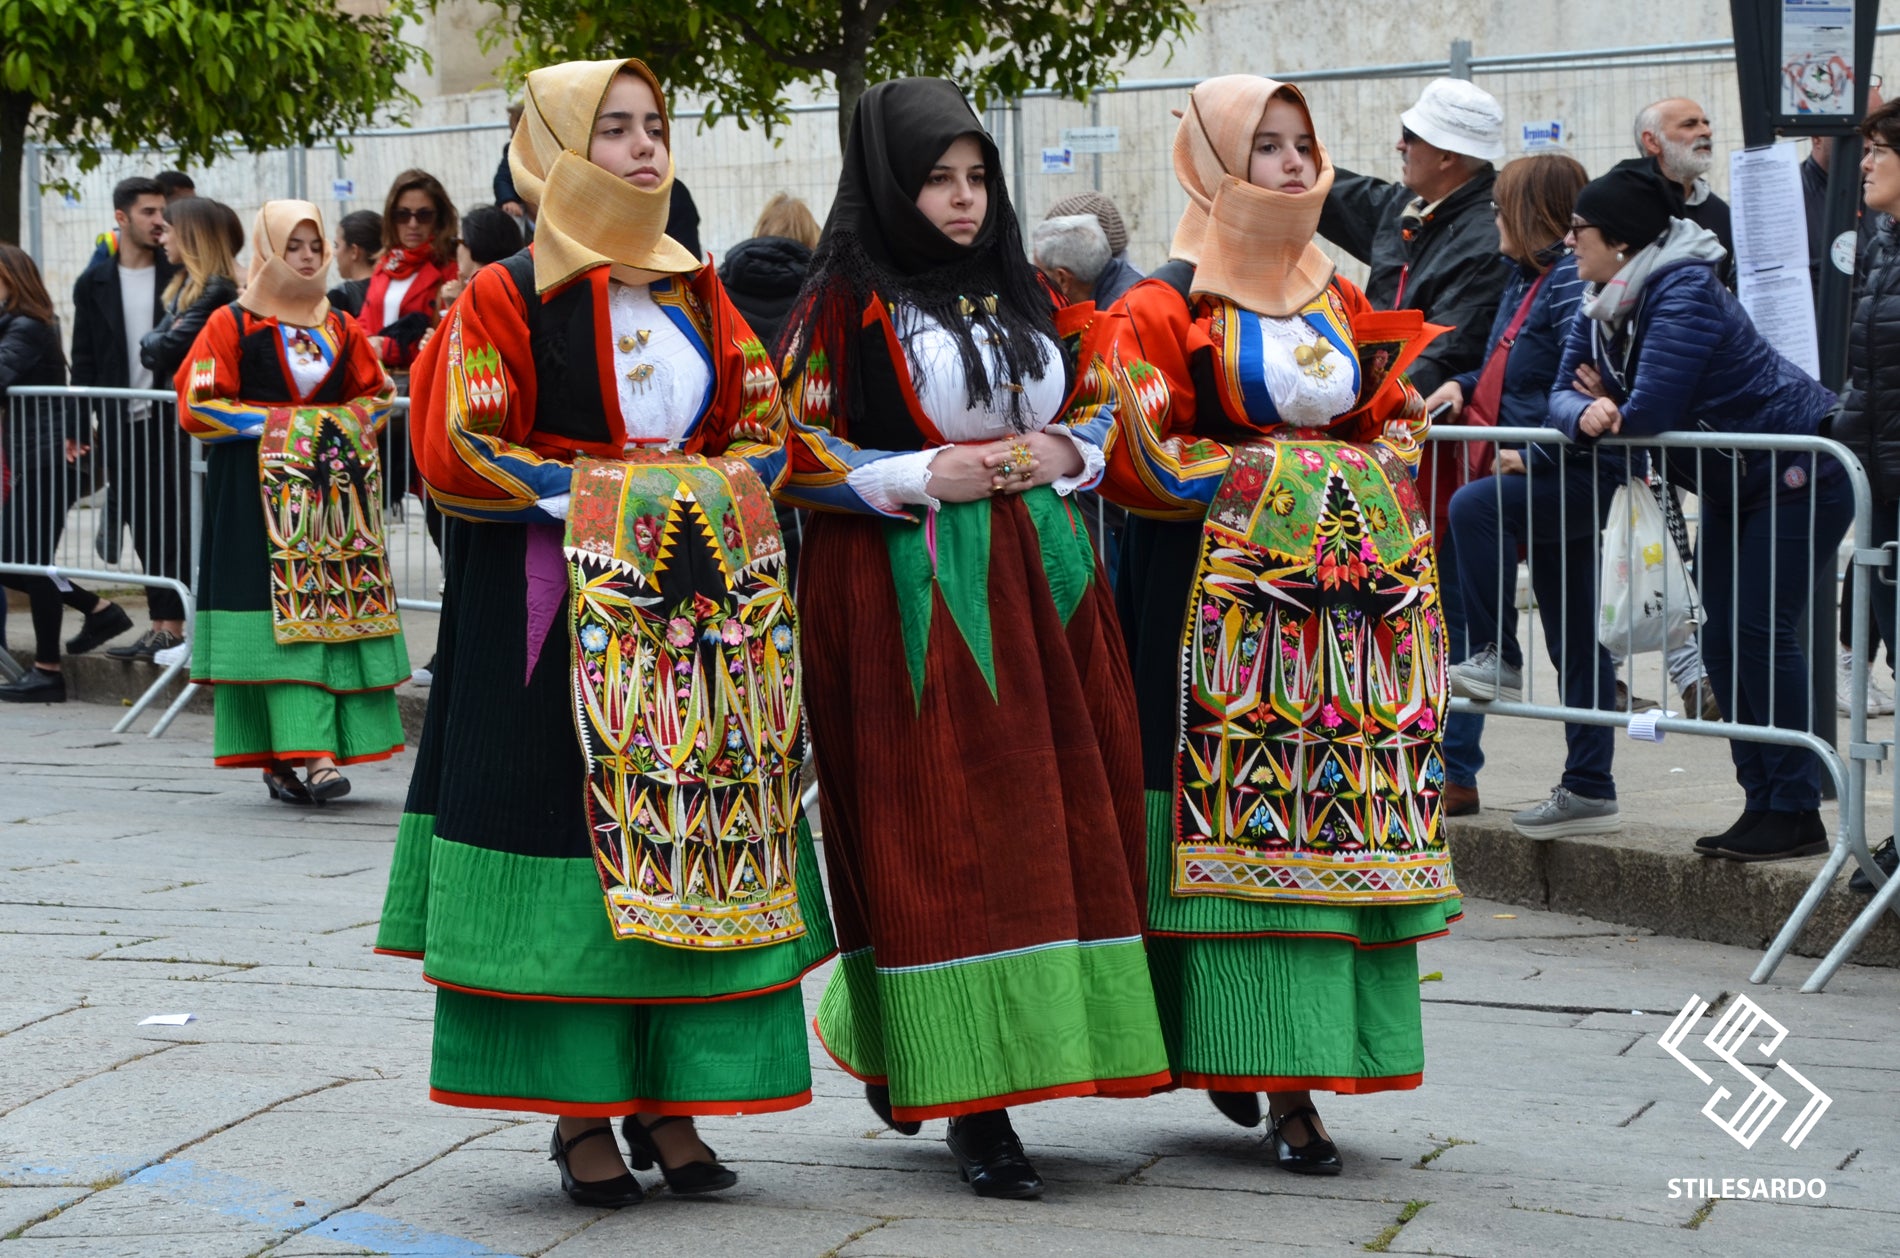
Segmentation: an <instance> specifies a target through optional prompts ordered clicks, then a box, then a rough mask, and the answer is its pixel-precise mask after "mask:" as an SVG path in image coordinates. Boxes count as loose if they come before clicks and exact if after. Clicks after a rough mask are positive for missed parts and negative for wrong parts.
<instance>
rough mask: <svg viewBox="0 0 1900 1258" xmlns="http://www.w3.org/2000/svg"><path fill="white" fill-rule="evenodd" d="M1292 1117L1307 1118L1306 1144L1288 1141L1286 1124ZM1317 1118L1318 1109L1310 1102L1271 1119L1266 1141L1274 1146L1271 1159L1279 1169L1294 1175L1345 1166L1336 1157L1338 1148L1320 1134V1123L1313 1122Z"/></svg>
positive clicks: (1324, 1172) (1332, 1171)
mask: <svg viewBox="0 0 1900 1258" xmlns="http://www.w3.org/2000/svg"><path fill="white" fill-rule="evenodd" d="M1295 1118H1304V1119H1306V1143H1305V1144H1300V1145H1294V1144H1288V1143H1287V1138H1286V1125H1287V1124H1288V1123H1289V1122H1291V1121H1292V1120H1293V1119H1295ZM1318 1118H1319V1111H1318V1110H1316V1109H1314V1108H1313V1107H1312V1106H1311V1105H1302V1106H1300V1107H1299V1108H1298V1109H1291V1110H1288V1111H1287V1112H1286V1113H1284V1114H1282V1115H1280V1116H1279V1117H1278V1118H1276V1119H1274V1120H1273V1123H1272V1126H1271V1127H1269V1128H1268V1131H1267V1140H1268V1141H1269V1142H1270V1143H1271V1144H1272V1145H1273V1160H1274V1162H1275V1164H1277V1165H1278V1166H1279V1168H1280V1169H1281V1170H1283V1171H1292V1172H1293V1173H1294V1174H1295V1175H1337V1174H1339V1172H1340V1171H1342V1170H1344V1169H1345V1166H1344V1164H1343V1163H1341V1162H1340V1160H1339V1149H1338V1148H1337V1147H1336V1146H1335V1145H1334V1144H1333V1142H1332V1141H1330V1140H1327V1139H1325V1138H1324V1137H1322V1136H1321V1135H1320V1134H1319V1126H1318V1123H1317V1122H1316V1121H1315V1120H1317V1119H1318Z"/></svg>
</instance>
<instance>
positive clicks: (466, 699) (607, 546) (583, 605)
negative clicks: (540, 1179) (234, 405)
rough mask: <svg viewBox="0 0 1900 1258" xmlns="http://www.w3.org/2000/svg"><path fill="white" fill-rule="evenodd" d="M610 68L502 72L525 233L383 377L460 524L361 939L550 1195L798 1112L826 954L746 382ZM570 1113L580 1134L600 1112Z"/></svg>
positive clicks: (725, 1176)
mask: <svg viewBox="0 0 1900 1258" xmlns="http://www.w3.org/2000/svg"><path fill="white" fill-rule="evenodd" d="M661 102H662V97H661V92H660V85H659V82H658V81H657V80H656V79H655V78H654V77H653V74H652V72H651V71H650V70H648V69H647V67H646V66H644V65H643V64H641V63H640V62H638V61H593V62H575V63H569V64H566V65H560V66H554V67H550V68H547V69H542V70H536V71H534V72H533V73H532V74H530V75H529V76H528V83H527V107H526V113H525V116H524V118H523V119H522V123H521V128H520V130H518V131H517V132H516V133H515V143H514V146H513V149H512V150H511V153H512V157H511V160H512V162H513V173H514V177H515V185H516V187H518V188H519V189H520V190H521V192H522V194H523V195H524V197H525V198H526V199H527V200H529V201H531V202H533V203H535V204H536V205H537V207H538V210H539V216H538V220H537V228H538V230H537V232H536V235H535V244H534V248H533V251H532V253H526V252H524V253H521V254H517V255H516V256H515V257H513V258H510V259H508V260H506V261H504V262H501V263H497V264H495V265H492V266H489V267H487V268H485V269H483V270H482V271H480V272H478V273H477V274H476V276H475V278H474V279H473V280H471V281H470V282H469V285H468V288H467V289H466V290H465V291H464V292H463V293H462V295H461V296H460V297H459V298H457V299H456V302H455V305H454V306H453V307H452V308H451V309H450V311H449V312H448V314H447V315H446V316H445V318H444V321H443V324H442V326H441V327H440V328H439V329H438V330H437V332H436V335H435V337H434V339H433V340H432V341H431V342H430V344H429V346H428V347H427V348H426V349H425V350H424V352H423V355H422V357H421V359H419V360H418V364H417V368H416V371H415V373H414V374H413V376H412V386H413V389H414V399H415V402H414V404H415V420H416V422H415V428H414V432H415V443H416V456H417V462H418V464H419V465H420V467H421V469H422V474H423V476H424V477H425V478H426V479H427V481H428V483H429V489H430V492H431V493H432V495H433V496H434V499H435V501H436V503H437V505H439V506H440V507H441V508H442V509H443V510H444V511H446V512H449V513H450V514H452V515H456V516H459V517H461V518H463V519H465V520H467V521H470V522H471V523H469V524H468V525H467V526H466V527H465V528H464V529H463V530H462V537H461V538H460V541H461V544H460V545H459V546H457V547H456V548H455V550H454V555H455V560H454V562H455V563H456V565H457V568H456V571H455V573H454V574H453V576H452V577H451V579H450V581H449V590H450V596H451V597H450V601H449V603H448V605H447V607H446V608H445V609H444V615H443V621H442V642H441V652H440V654H441V659H442V662H443V665H444V676H443V677H442V678H441V679H440V680H438V682H437V683H436V686H435V688H434V693H433V695H432V696H431V698H430V711H429V721H428V724H427V725H426V727H425V729H424V732H423V755H422V756H421V757H419V759H420V760H421V761H422V763H421V764H420V765H419V766H418V769H417V773H416V777H415V779H414V782H413V784H412V786H411V790H410V797H409V803H408V806H407V809H406V813H407V815H406V816H405V817H404V821H403V827H402V831H401V833H400V835H399V838H398V843H397V851H396V857H395V863H394V867H393V869H392V870H391V874H390V885H389V894H388V897H387V900H386V903H385V907H384V912H383V920H382V927H381V931H380V933H379V935H378V939H377V946H378V948H379V949H380V950H382V951H385V952H397V953H404V954H408V955H414V956H419V957H421V959H422V962H423V973H424V976H425V977H426V978H427V979H428V980H429V981H430V982H432V983H434V984H435V985H436V986H437V989H438V990H437V994H436V1022H435V1053H434V1061H433V1065H432V1067H431V1072H430V1083H431V1095H432V1096H433V1097H434V1098H435V1099H436V1100H438V1101H442V1102H444V1103H446V1104H450V1105H466V1106H475V1107H479V1108H483V1109H520V1110H529V1111H537V1112H541V1113H551V1114H556V1115H559V1116H560V1119H559V1123H558V1125H557V1127H556V1130H555V1132H554V1136H553V1141H552V1146H553V1156H554V1158H555V1159H556V1160H557V1161H558V1163H559V1164H560V1168H561V1175H562V1184H563V1187H564V1188H565V1190H566V1191H567V1193H568V1195H569V1196H570V1197H572V1198H573V1199H574V1200H575V1201H577V1202H581V1203H583V1204H589V1205H604V1206H619V1205H631V1204H634V1203H635V1202H637V1201H639V1200H640V1199H641V1195H642V1193H641V1188H640V1185H639V1183H638V1181H636V1180H635V1179H634V1177H633V1176H632V1175H631V1174H630V1173H629V1172H628V1171H627V1168H626V1165H625V1163H623V1162H622V1161H621V1160H620V1154H619V1151H618V1147H617V1146H616V1144H615V1142H614V1140H613V1137H612V1129H611V1127H610V1126H609V1125H608V1119H609V1118H610V1117H612V1116H618V1115H623V1114H631V1115H632V1117H631V1118H629V1119H628V1121H627V1122H626V1124H625V1125H624V1128H623V1130H624V1132H625V1134H626V1137H627V1141H628V1144H629V1146H630V1150H631V1155H632V1161H633V1164H634V1166H635V1168H636V1169H644V1168H646V1167H650V1166H652V1165H653V1164H654V1163H655V1162H658V1163H659V1164H660V1168H661V1170H662V1172H663V1173H664V1175H665V1178H666V1182H667V1183H668V1185H669V1186H670V1187H671V1188H672V1189H673V1190H674V1191H675V1192H710V1191H715V1190H718V1189H721V1188H725V1187H729V1186H730V1185H731V1184H732V1183H733V1182H735V1180H736V1176H735V1175H734V1174H733V1173H732V1172H731V1171H729V1170H727V1169H726V1168H725V1167H723V1166H721V1165H719V1163H718V1162H717V1161H716V1160H715V1158H714V1155H713V1153H712V1151H711V1150H710V1149H709V1148H707V1147H706V1146H705V1145H704V1144H703V1143H701V1141H700V1139H699V1137H698V1135H697V1133H696V1132H695V1130H694V1126H693V1123H692V1122H691V1121H690V1119H691V1116H693V1115H702V1114H734V1113H741V1112H744V1113H758V1112H762V1111H770V1110H783V1109H789V1108H791V1107H794V1106H798V1105H803V1104H805V1103H806V1102H807V1101H808V1100H809V1099H810V1096H811V1092H810V1089H811V1067H810V1059H809V1056H808V1054H807V1050H806V1040H805V1035H804V1018H803V1004H802V1001H801V998H800V995H799V979H800V977H801V976H802V975H803V974H804V973H805V971H807V970H809V969H811V968H812V967H813V966H815V965H817V964H819V963H820V962H822V961H823V960H825V958H826V957H828V956H829V955H830V954H831V952H832V939H831V925H830V921H829V919H828V917H827V916H826V912H825V906H824V901H823V897H822V894H821V892H820V889H819V886H818V877H817V869H818V867H817V864H816V861H815V859H814V857H813V855H812V849H811V845H810V837H809V834H808V832H807V830H806V829H805V825H804V822H803V820H802V818H801V816H800V812H799V808H798V793H797V791H798V788H797V780H798V769H799V763H800V752H799V726H800V711H799V677H798V627H797V624H796V622H795V621H794V619H793V615H792V605H791V601H790V598H789V596H788V594H787V592H786V581H785V571H784V564H783V542H782V540H781V538H780V536H779V531H778V525H777V522H776V519H775V517H774V514H773V504H772V499H771V487H772V486H774V485H776V484H777V483H778V482H779V481H781V480H782V479H783V477H784V474H785V468H786V459H785V450H784V436H785V420H784V412H783V408H782V407H781V406H780V404H779V392H778V381H777V378H776V377H775V375H774V373H773V372H772V369H771V366H770V364H769V363H768V361H767V360H766V356H765V351H764V350H763V349H762V348H761V347H760V345H759V343H758V341H757V339H756V338H755V337H754V336H753V335H752V332H751V330H750V329H749V328H748V327H747V326H746V324H745V321H744V319H742V318H741V317H740V316H739V314H738V312H737V311H736V310H735V309H734V308H733V306H732V303H731V302H730V301H729V300H727V297H726V294H725V291H724V290H723V289H722V288H721V287H720V284H719V278H718V276H717V274H716V273H715V272H714V271H713V269H712V268H711V267H704V268H702V267H701V266H700V263H699V260H698V259H697V258H695V257H693V255H691V254H690V253H688V252H687V251H686V250H685V249H683V248H681V247H680V246H679V245H678V244H676V243H675V242H674V241H672V240H670V239H668V238H667V237H666V236H665V234H664V228H665V224H666V213H667V205H668V201H669V193H670V190H671V188H672V183H673V166H672V161H671V158H670V156H669V154H668V151H667V137H668V130H667V121H666V113H665V109H664V106H663V104H662V103H661ZM597 1137H599V1138H597Z"/></svg>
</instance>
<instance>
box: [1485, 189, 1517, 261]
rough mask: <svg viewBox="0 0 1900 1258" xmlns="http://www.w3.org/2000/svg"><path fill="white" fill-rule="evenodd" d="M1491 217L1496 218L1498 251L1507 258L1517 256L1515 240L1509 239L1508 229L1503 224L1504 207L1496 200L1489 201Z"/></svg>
mask: <svg viewBox="0 0 1900 1258" xmlns="http://www.w3.org/2000/svg"><path fill="white" fill-rule="evenodd" d="M1491 217H1492V218H1494V219H1496V220H1497V225H1498V252H1499V253H1501V254H1503V255H1504V256H1505V257H1507V258H1515V257H1517V256H1518V252H1517V242H1516V241H1514V240H1512V239H1511V233H1510V230H1509V229H1508V228H1506V227H1505V225H1504V207H1503V206H1501V205H1499V204H1498V203H1497V202H1496V201H1493V202H1492V203H1491Z"/></svg>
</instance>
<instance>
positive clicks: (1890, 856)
mask: <svg viewBox="0 0 1900 1258" xmlns="http://www.w3.org/2000/svg"><path fill="white" fill-rule="evenodd" d="M1873 857H1874V864H1876V865H1878V866H1879V867H1880V872H1881V873H1883V874H1885V875H1887V877H1889V878H1891V877H1893V874H1894V870H1896V869H1900V852H1896V851H1894V849H1893V836H1892V835H1888V836H1887V841H1886V842H1885V843H1882V844H1881V845H1880V846H1879V847H1877V848H1875V849H1874V851H1873ZM1847 889H1848V890H1849V891H1862V892H1865V893H1867V894H1868V895H1872V894H1873V891H1874V880H1873V879H1872V878H1869V877H1868V876H1867V874H1866V872H1865V871H1864V870H1862V869H1860V868H1859V867H1858V866H1856V867H1855V869H1854V873H1853V875H1852V876H1851V877H1849V878H1848V880H1847Z"/></svg>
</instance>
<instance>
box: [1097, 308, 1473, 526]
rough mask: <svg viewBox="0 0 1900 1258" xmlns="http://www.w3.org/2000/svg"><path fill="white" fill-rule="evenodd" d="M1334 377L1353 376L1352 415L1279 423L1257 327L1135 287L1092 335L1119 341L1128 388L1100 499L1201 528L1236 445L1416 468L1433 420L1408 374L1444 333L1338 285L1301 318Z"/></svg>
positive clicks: (1248, 317)
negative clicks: (1305, 448)
mask: <svg viewBox="0 0 1900 1258" xmlns="http://www.w3.org/2000/svg"><path fill="white" fill-rule="evenodd" d="M1302 315H1303V317H1305V319H1306V321H1307V322H1308V324H1309V325H1311V326H1312V328H1313V329H1314V333H1315V348H1319V347H1320V346H1322V345H1323V346H1325V347H1326V348H1324V349H1322V350H1321V353H1324V354H1327V355H1330V354H1331V353H1332V352H1333V351H1335V350H1336V351H1337V352H1338V357H1337V359H1336V360H1335V361H1336V363H1337V366H1336V367H1333V368H1331V369H1335V370H1351V371H1353V372H1354V373H1355V377H1356V379H1355V383H1356V396H1355V401H1354V403H1353V405H1352V407H1351V409H1350V410H1348V411H1347V412H1346V413H1345V414H1343V415H1342V416H1340V418H1338V419H1337V420H1335V421H1334V422H1333V423H1331V424H1329V425H1327V426H1326V427H1323V428H1295V427H1292V426H1290V425H1287V424H1285V423H1283V422H1282V420H1281V418H1280V416H1279V413H1278V410H1277V409H1276V407H1275V404H1274V401H1273V398H1272V397H1271V395H1270V393H1269V391H1268V389H1267V386H1266V379H1265V372H1264V369H1263V367H1262V365H1261V363H1260V362H1259V361H1258V360H1259V357H1260V353H1261V350H1260V348H1259V346H1260V338H1259V335H1258V329H1257V321H1258V316H1255V315H1253V314H1251V313H1250V312H1248V311H1245V310H1243V309H1241V308H1240V307H1239V306H1237V305H1235V304H1234V303H1233V302H1231V301H1227V300H1225V299H1222V298H1217V297H1209V296H1199V297H1196V298H1194V301H1193V304H1192V306H1191V307H1190V305H1189V303H1188V301H1187V300H1186V299H1185V298H1184V297H1183V296H1182V294H1181V291H1180V289H1178V288H1176V287H1174V286H1173V285H1172V284H1170V283H1168V282H1167V281H1166V280H1163V279H1156V278H1152V277H1151V278H1149V279H1146V280H1143V281H1142V282H1141V283H1139V284H1136V285H1135V286H1134V287H1133V288H1131V289H1129V290H1128V292H1127V293H1126V294H1125V295H1124V296H1123V298H1122V300H1121V301H1120V302H1119V303H1117V304H1116V306H1115V307H1114V308H1113V309H1112V310H1110V311H1108V312H1107V313H1106V314H1103V315H1098V316H1097V318H1098V321H1099V322H1102V323H1103V324H1104V326H1103V327H1101V328H1100V329H1099V330H1097V331H1095V333H1094V335H1095V336H1096V337H1097V338H1098V339H1100V340H1103V341H1108V342H1112V343H1113V345H1114V347H1115V356H1116V358H1117V360H1118V362H1119V363H1120V364H1121V365H1122V369H1123V372H1124V375H1125V379H1126V385H1127V399H1128V401H1127V404H1126V405H1124V406H1123V407H1121V408H1120V410H1119V412H1118V416H1117V420H1116V424H1115V432H1114V435H1113V436H1112V437H1111V438H1110V439H1109V444H1108V447H1107V450H1106V453H1107V456H1108V470H1107V473H1106V475H1105V476H1104V478H1103V481H1102V486H1101V490H1100V492H1101V494H1102V496H1103V497H1105V498H1107V499H1109V500H1110V501H1111V502H1116V503H1120V504H1121V505H1122V506H1124V507H1126V508H1128V509H1129V510H1130V511H1133V512H1135V513H1137V514H1139V515H1145V516H1150V517H1153V518H1155V519H1164V520H1196V519H1200V518H1201V517H1202V516H1203V515H1204V514H1205V513H1206V510H1207V504H1208V503H1209V502H1210V501H1212V499H1213V496H1214V493H1215V491H1216V490H1218V489H1219V487H1220V484H1221V480H1222V478H1223V477H1225V476H1226V474H1227V466H1228V463H1229V461H1230V450H1231V448H1232V446H1234V445H1236V444H1240V443H1245V442H1253V441H1260V440H1266V439H1271V438H1272V437H1274V436H1299V437H1303V438H1306V439H1309V440H1310V439H1313V438H1323V439H1327V440H1335V441H1350V442H1375V441H1376V442H1384V443H1385V444H1386V445H1388V446H1390V447H1391V448H1392V449H1393V450H1394V451H1395V452H1396V453H1398V454H1399V455H1400V456H1401V457H1402V458H1403V459H1405V461H1406V462H1408V463H1410V464H1412V465H1413V466H1416V465H1417V462H1418V458H1419V454H1420V451H1421V448H1422V446H1423V444H1424V439H1425V432H1426V429H1427V426H1428V425H1427V421H1426V419H1425V408H1424V404H1423V402H1422V400H1421V399H1420V398H1419V395H1418V391H1417V390H1416V389H1414V388H1413V387H1412V384H1411V381H1409V380H1407V379H1405V377H1404V375H1403V373H1404V371H1405V368H1406V367H1407V366H1408V365H1410V363H1411V362H1412V360H1413V359H1415V358H1416V357H1418V353H1419V351H1420V350H1422V349H1424V347H1425V346H1426V345H1428V344H1430V343H1431V341H1432V339H1433V338H1435V337H1436V336H1438V335H1439V334H1440V333H1442V332H1443V331H1444V330H1445V329H1443V328H1440V327H1437V326H1435V325H1432V324H1428V323H1426V322H1425V320H1424V316H1423V315H1422V314H1420V313H1419V312H1418V311H1416V310H1393V311H1378V310H1374V309H1373V308H1372V303H1371V302H1369V301H1368V300H1367V299H1366V296H1365V294H1364V293H1362V292H1360V291H1359V288H1358V286H1357V285H1354V284H1353V283H1351V282H1350V281H1347V280H1344V279H1339V278H1335V279H1334V280H1333V281H1332V283H1331V284H1330V285H1329V286H1328V288H1327V290H1326V292H1325V293H1323V294H1322V295H1321V296H1320V297H1319V298H1317V299H1315V301H1314V302H1313V303H1311V304H1309V306H1308V307H1307V308H1306V310H1305V311H1303V312H1302Z"/></svg>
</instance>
